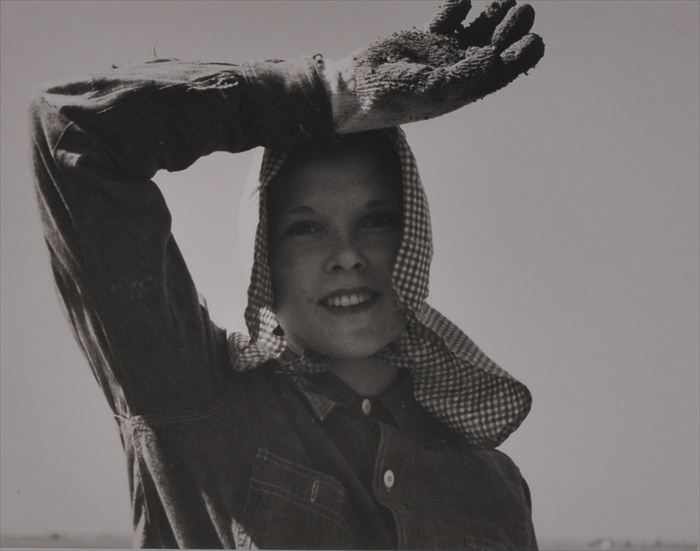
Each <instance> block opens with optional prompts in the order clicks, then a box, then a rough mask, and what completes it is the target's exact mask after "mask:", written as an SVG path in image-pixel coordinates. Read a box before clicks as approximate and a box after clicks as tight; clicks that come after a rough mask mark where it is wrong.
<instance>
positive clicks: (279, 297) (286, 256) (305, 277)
mask: <svg viewBox="0 0 700 551" xmlns="http://www.w3.org/2000/svg"><path fill="white" fill-rule="evenodd" d="M317 256H318V255H314V254H312V252H311V251H309V250H303V249H301V248H298V247H286V248H280V249H278V250H275V251H274V253H273V254H272V260H271V262H270V267H271V271H272V274H271V275H272V292H273V296H274V302H275V307H276V308H280V307H283V306H285V305H287V304H290V303H295V304H300V303H305V302H311V301H313V299H312V294H311V291H312V285H313V282H314V281H315V279H316V277H317V275H316V274H317V271H318V268H317V266H318V262H319V260H318V258H317Z"/></svg>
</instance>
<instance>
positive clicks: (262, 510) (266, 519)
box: [244, 448, 353, 547]
mask: <svg viewBox="0 0 700 551" xmlns="http://www.w3.org/2000/svg"><path fill="white" fill-rule="evenodd" d="M349 515H350V508H349V504H348V499H347V495H346V491H345V488H344V487H343V485H342V484H341V483H340V482H339V481H338V480H336V479H335V478H333V477H332V476H330V475H327V474H325V473H322V472H319V471H316V470H314V469H311V468H310V467H307V466H305V465H301V464H299V463H295V462H293V461H290V460H289V459H285V458H283V457H281V456H279V455H276V454H274V453H272V452H271V451H270V450H268V449H266V448H259V449H258V451H257V454H256V456H255V460H254V462H253V466H252V475H251V478H250V484H249V486H248V496H247V499H246V505H245V511H244V516H245V518H246V525H247V528H248V531H249V533H250V535H251V537H252V539H253V541H254V542H255V543H256V544H257V545H258V546H260V547H347V546H351V545H352V544H353V538H352V530H351V528H350V525H349V523H348V520H347V519H349V518H350V516H349Z"/></svg>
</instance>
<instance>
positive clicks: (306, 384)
mask: <svg viewBox="0 0 700 551" xmlns="http://www.w3.org/2000/svg"><path fill="white" fill-rule="evenodd" d="M294 381H295V384H296V386H297V388H298V389H299V391H300V392H301V394H302V395H303V396H304V398H305V399H306V401H307V403H308V404H309V407H310V408H311V411H312V412H313V414H314V416H315V417H316V418H317V419H318V420H319V421H321V422H323V421H325V420H326V419H327V418H328V416H329V415H330V414H331V413H332V412H333V411H334V410H336V409H337V408H348V409H353V408H357V410H358V411H359V410H360V407H361V403H362V401H363V399H364V398H365V397H363V396H360V395H358V394H357V393H356V392H355V391H354V390H352V389H351V388H350V387H349V386H347V385H346V384H345V383H343V381H341V380H340V379H339V378H338V377H336V376H335V375H333V374H332V373H330V372H324V373H318V374H308V375H304V376H300V377H294ZM368 399H369V400H370V401H371V403H372V404H381V406H383V408H384V410H385V411H387V412H388V413H389V414H390V415H391V417H392V418H393V420H394V421H395V422H396V425H397V426H398V427H399V428H403V427H406V426H407V425H409V424H410V423H411V422H412V420H413V419H412V418H413V417H414V416H415V414H416V409H420V406H418V404H417V403H415V398H414V397H413V388H412V383H411V377H410V374H409V373H408V371H406V370H400V371H399V377H398V379H397V380H396V381H395V382H394V383H393V384H392V385H391V386H390V387H389V388H388V389H386V390H385V391H384V392H382V393H381V394H379V395H377V396H372V397H368Z"/></svg>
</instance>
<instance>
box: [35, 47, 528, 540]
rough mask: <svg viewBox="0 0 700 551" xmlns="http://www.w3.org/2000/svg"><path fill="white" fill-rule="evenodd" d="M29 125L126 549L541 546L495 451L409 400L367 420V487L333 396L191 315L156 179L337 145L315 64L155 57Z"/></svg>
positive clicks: (57, 267) (89, 85)
mask: <svg viewBox="0 0 700 551" xmlns="http://www.w3.org/2000/svg"><path fill="white" fill-rule="evenodd" d="M31 113H32V125H33V153H34V167H35V184H36V190H37V197H38V203H39V208H40V212H41V217H42V223H43V228H44V235H45V240H46V243H47V246H48V249H49V253H50V261H51V268H52V271H53V274H54V278H55V282H56V285H57V287H58V290H59V292H60V295H61V297H62V300H63V304H64V305H65V308H66V313H67V316H68V318H69V320H70V323H71V325H72V327H73V329H74V333H75V336H76V339H77V340H78V342H79V343H80V345H81V347H82V349H83V351H84V353H85V355H86V357H87V359H88V363H89V365H90V367H91V368H92V371H93V373H94V375H95V378H96V379H97V381H98V383H99V385H100V387H101V389H102V391H103V392H104V394H105V397H106V399H107V402H108V404H109V407H110V408H111V410H112V411H113V413H114V416H115V419H116V420H117V425H118V429H119V434H120V437H121V441H122V444H123V448H124V451H125V454H126V458H127V468H128V475H129V490H130V496H131V510H132V514H133V527H134V544H135V545H136V546H141V547H199V548H202V547H210V548H233V547H287V548H290V547H305V548H306V547H400V548H417V547H449V548H463V549H494V550H501V549H503V550H506V549H508V550H512V549H536V548H537V544H536V540H535V536H534V531H533V527H532V521H531V503H530V495H529V491H528V489H527V485H526V484H525V481H524V479H523V478H522V476H521V474H520V472H519V470H518V468H517V467H516V466H515V465H514V463H513V462H512V461H511V460H510V459H509V458H508V457H507V456H505V455H504V454H503V453H501V452H499V451H497V450H494V449H485V448H476V447H468V446H466V445H464V444H463V443H461V442H460V441H459V439H458V438H454V435H451V434H450V433H449V432H448V431H445V430H443V429H441V428H440V427H439V426H438V425H437V424H435V423H432V422H431V420H430V419H427V418H425V416H423V417H421V413H420V409H419V408H417V409H416V406H415V405H414V406H413V411H414V412H417V413H416V415H418V416H419V417H420V418H421V419H422V420H421V421H420V422H418V421H417V420H415V419H414V420H415V421H416V422H415V423H414V422H409V423H404V424H403V425H402V423H400V422H399V423H390V422H385V421H383V420H381V419H377V420H373V421H372V425H371V426H372V427H374V428H373V430H375V431H376V455H375V460H374V464H373V465H371V466H370V469H369V471H368V472H369V473H370V475H369V478H368V480H367V481H363V480H362V479H361V478H362V477H361V476H360V475H359V473H358V470H357V466H356V464H355V463H354V462H353V461H351V460H348V457H347V456H346V454H343V453H342V452H341V451H340V449H339V446H338V445H336V444H337V438H338V431H337V430H336V431H335V432H333V431H332V430H329V427H328V423H329V420H330V419H331V417H330V416H329V412H330V410H331V409H332V405H333V404H332V401H331V402H329V399H328V398H327V397H326V396H324V395H323V393H320V394H319V393H316V392H314V390H313V388H310V387H309V386H308V385H306V384H303V382H301V383H300V381H299V380H298V379H297V378H294V377H290V376H289V374H285V373H283V372H280V371H279V370H277V369H276V368H275V367H276V366H275V362H274V361H271V362H268V363H267V364H265V365H264V366H262V367H260V368H258V369H256V370H253V371H250V372H245V373H240V372H235V371H234V370H233V369H232V368H231V365H232V362H235V357H234V355H235V350H233V349H232V347H231V346H230V345H229V341H228V339H227V335H226V332H225V331H224V330H222V329H220V328H219V327H217V326H216V325H215V324H214V323H213V322H212V321H211V319H210V318H209V314H208V311H207V309H206V307H205V306H204V305H203V304H201V303H200V300H199V296H198V293H197V291H196V288H195V285H194V283H193V282H192V279H191V277H190V274H189V271H188V270H187V267H186V265H185V262H184V260H183V258H182V255H181V254H180V251H179V249H178V246H177V244H176V242H175V240H174V238H173V236H172V233H171V217H170V212H169V211H168V209H167V206H166V205H165V202H164V199H163V196H162V194H161V192H160V190H159V189H158V187H157V186H156V184H155V183H154V182H153V181H152V180H151V178H152V177H153V176H154V175H155V173H156V172H157V171H158V170H160V169H165V170H169V171H175V170H183V169H185V168H187V167H188V166H189V165H191V164H192V163H193V162H194V161H195V160H197V159H198V158H199V157H201V156H203V155H207V154H209V153H211V152H213V151H228V152H238V151H243V150H246V149H250V148H252V147H255V146H260V145H275V146H279V145H284V144H289V143H293V142H295V141H297V140H301V139H304V138H306V137H309V136H315V137H318V136H324V135H329V134H331V133H332V120H331V113H330V104H329V98H328V96H327V92H326V90H325V88H324V86H323V85H322V83H321V81H320V79H319V77H318V75H317V73H316V72H315V68H314V65H313V63H310V62H308V63H307V62H306V61H300V62H294V63H286V62H279V61H270V62H261V63H256V64H250V65H246V66H236V65H229V64H223V63H185V62H180V61H176V60H155V61H153V62H150V63H146V64H143V65H140V66H136V67H129V68H123V69H115V70H113V71H111V72H108V73H104V74H100V75H95V76H92V77H90V78H86V79H84V80H74V81H70V82H66V83H59V84H54V85H50V86H47V87H46V88H45V89H44V90H43V91H42V92H41V93H40V94H39V95H38V96H37V97H36V99H35V100H34V101H33V103H32V110H31ZM416 419H418V417H416ZM359 422H360V421H353V423H355V424H354V425H353V424H350V425H348V429H347V430H348V431H350V432H349V437H350V438H351V437H352V430H353V429H352V427H353V426H355V427H357V426H360V425H358V424H357V423H359Z"/></svg>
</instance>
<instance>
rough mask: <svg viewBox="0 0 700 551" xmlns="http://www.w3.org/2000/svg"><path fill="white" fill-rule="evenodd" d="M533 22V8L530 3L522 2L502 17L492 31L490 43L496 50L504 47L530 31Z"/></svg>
mask: <svg viewBox="0 0 700 551" xmlns="http://www.w3.org/2000/svg"><path fill="white" fill-rule="evenodd" d="M534 22H535V10H534V9H533V8H532V6H531V5H530V4H522V5H520V6H515V7H513V8H511V9H510V11H509V12H508V15H506V16H505V17H504V18H503V20H502V21H501V22H500V23H499V24H498V26H497V27H496V29H495V30H494V31H493V37H492V39H491V44H493V45H494V46H495V47H496V49H497V50H498V51H501V50H503V49H505V48H506V47H507V46H509V45H510V44H512V43H513V42H515V41H517V40H520V39H521V38H522V37H523V36H525V35H526V34H527V33H528V32H530V29H531V28H532V25H533V23H534Z"/></svg>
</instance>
